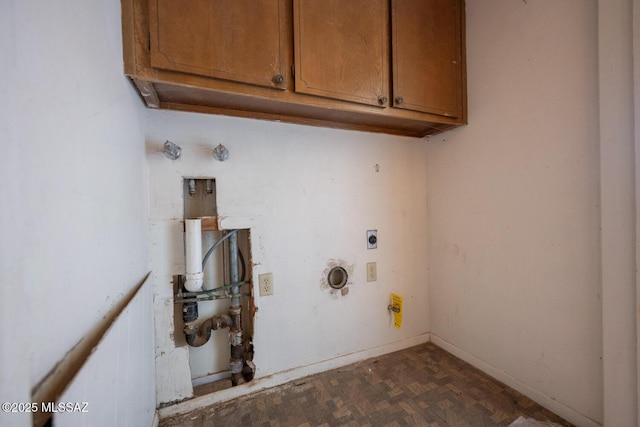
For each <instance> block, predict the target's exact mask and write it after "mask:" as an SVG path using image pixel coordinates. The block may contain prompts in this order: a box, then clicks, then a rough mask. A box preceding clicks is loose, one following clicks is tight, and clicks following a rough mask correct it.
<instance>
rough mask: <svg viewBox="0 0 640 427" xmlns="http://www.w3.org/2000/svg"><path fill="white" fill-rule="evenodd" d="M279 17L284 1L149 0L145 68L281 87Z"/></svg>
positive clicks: (282, 18)
mask: <svg viewBox="0 0 640 427" xmlns="http://www.w3.org/2000/svg"><path fill="white" fill-rule="evenodd" d="M285 14H286V7H285V0H149V37H150V48H151V52H150V57H151V66H152V67H154V68H157V69H162V70H171V71H179V72H184V73H190V74H196V75H201V76H208V77H216V78H219V79H225V80H231V81H236V82H242V83H249V84H253V85H259V86H266V87H273V88H281V89H284V88H285V83H286V80H287V78H288V77H289V75H290V74H289V69H290V65H289V64H287V63H286V59H285V49H287V46H286V43H287V40H286V34H287V33H286V31H287V30H286V25H287V20H286V15H285ZM285 71H286V72H285Z"/></svg>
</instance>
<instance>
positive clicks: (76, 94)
mask: <svg viewBox="0 0 640 427" xmlns="http://www.w3.org/2000/svg"><path fill="white" fill-rule="evenodd" d="M0 16H1V17H2V18H0V19H1V21H2V22H1V24H2V25H0V27H2V30H1V31H2V32H1V37H0V47H1V49H2V50H1V52H0V54H1V56H2V58H3V66H2V67H0V73H1V77H2V78H1V79H0V80H1V81H2V86H1V87H2V99H3V102H2V107H1V108H2V112H1V113H2V114H0V117H1V120H2V122H1V126H0V135H1V137H2V142H1V143H0V144H1V146H2V159H1V160H0V162H1V163H2V164H1V166H0V174H1V178H2V182H1V183H0V189H1V194H2V198H1V200H2V201H1V202H0V203H1V205H2V209H0V212H1V213H0V219H1V222H0V225H1V228H0V233H1V234H0V236H1V239H0V240H1V241H2V246H1V247H0V260H1V261H0V263H1V266H0V277H1V285H2V286H1V288H2V298H1V299H0V313H2V322H0V325H1V327H2V334H1V336H2V338H3V342H2V346H0V348H2V350H1V351H0V354H2V360H1V363H0V366H1V369H2V371H1V372H2V381H0V384H1V389H2V397H3V401H27V402H28V401H30V389H31V387H33V386H34V385H36V384H37V383H38V382H39V381H40V380H41V379H42V378H43V376H45V375H46V374H47V372H49V370H50V369H51V368H52V367H53V366H54V365H55V364H56V362H58V361H59V360H60V359H61V358H62V357H63V356H64V355H65V353H66V352H67V351H68V350H70V349H71V348H72V347H73V346H74V345H75V344H76V343H77V342H78V341H79V340H80V339H81V338H82V337H83V336H84V334H85V333H86V332H87V331H89V330H90V329H91V328H92V327H94V325H95V324H96V323H97V321H98V320H99V319H100V318H101V317H102V316H103V315H104V314H105V313H106V312H107V311H108V310H109V308H111V306H112V305H113V304H114V303H115V302H116V301H118V300H119V298H120V297H121V296H122V295H124V294H125V293H126V292H127V291H128V290H130V289H131V288H132V287H133V286H135V285H136V284H137V283H139V282H140V280H142V279H143V278H144V275H145V274H146V272H147V269H148V255H147V244H146V242H147V219H146V216H147V215H146V200H145V194H146V193H147V190H146V178H145V172H144V161H145V160H144V159H145V157H144V136H143V131H142V124H143V123H142V121H141V119H140V111H142V107H141V102H140V100H139V99H138V97H137V95H136V94H135V92H134V91H133V90H132V89H131V87H130V84H129V83H128V82H127V80H126V79H125V77H123V65H122V47H121V44H122V42H121V35H120V32H121V29H120V7H119V3H118V2H96V1H94V2H86V1H65V2H55V3H46V2H38V1H11V0H9V1H3V2H2V6H1V13H0ZM147 310H150V308H147ZM140 317H141V318H145V316H143V315H142V313H141V314H140ZM146 330H147V331H149V330H150V329H149V328H146ZM128 343H129V339H127V340H123V341H121V342H119V343H118V345H117V346H116V347H114V348H113V351H112V353H111V356H112V358H117V357H120V356H121V355H124V354H126V348H127V346H128ZM148 356H149V354H148V353H140V354H136V355H134V357H132V358H131V360H130V361H129V363H131V364H132V365H135V366H138V367H140V368H141V369H140V371H139V373H138V377H137V380H139V381H144V382H147V383H151V384H153V381H154V378H153V375H152V374H149V372H152V371H153V369H152V367H153V359H152V358H149V357H148ZM149 365H151V369H146V370H145V366H149ZM95 374H96V375H98V376H99V375H100V373H99V372H96V373H95ZM96 391H100V390H96ZM113 392H114V390H104V391H103V393H105V395H104V396H100V393H97V394H96V401H94V402H92V405H93V406H94V408H95V409H96V410H97V409H98V407H99V406H100V405H101V402H102V401H103V400H104V402H111V401H112V399H110V398H106V397H111V396H107V395H108V394H110V393H113ZM98 397H105V399H98ZM119 398H120V399H123V400H126V399H128V401H127V405H139V406H140V408H142V409H143V410H144V414H145V415H144V416H143V417H141V418H140V417H138V418H134V419H133V420H131V421H130V422H132V423H133V424H136V425H145V424H147V425H150V424H151V420H152V418H150V417H152V416H153V410H154V408H155V396H153V395H149V393H148V390H147V391H146V392H138V393H137V394H135V395H133V396H131V395H125V394H121V395H119ZM0 417H1V418H0V420H1V421H0V424H2V425H3V426H5V425H30V421H29V417H28V416H17V415H15V414H4V413H3V414H1V415H0Z"/></svg>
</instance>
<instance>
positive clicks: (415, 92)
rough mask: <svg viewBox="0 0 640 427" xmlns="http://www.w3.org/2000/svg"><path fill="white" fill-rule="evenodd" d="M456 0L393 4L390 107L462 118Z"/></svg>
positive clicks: (409, 0) (458, 3)
mask: <svg viewBox="0 0 640 427" xmlns="http://www.w3.org/2000/svg"><path fill="white" fill-rule="evenodd" d="M460 27H461V1H460V0H393V2H392V33H393V34H392V40H393V106H394V107H396V108H404V109H409V110H414V111H421V112H425V113H433V114H439V115H443V116H448V117H461V116H462V87H463V83H462V78H463V75H462V70H463V64H462V43H461V42H462V41H461V30H460Z"/></svg>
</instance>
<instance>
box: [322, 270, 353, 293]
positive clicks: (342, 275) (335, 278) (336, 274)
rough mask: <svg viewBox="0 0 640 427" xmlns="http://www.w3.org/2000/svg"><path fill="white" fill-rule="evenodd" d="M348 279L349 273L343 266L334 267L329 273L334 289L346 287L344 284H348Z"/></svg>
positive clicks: (330, 282) (328, 278) (329, 280)
mask: <svg viewBox="0 0 640 427" xmlns="http://www.w3.org/2000/svg"><path fill="white" fill-rule="evenodd" d="M348 279H349V275H348V274H347V270H345V269H344V268H342V267H333V268H332V269H331V270H330V271H329V274H328V275H327V281H328V282H329V286H331V287H332V288H333V289H342V288H344V286H345V285H346V284H347V280H348Z"/></svg>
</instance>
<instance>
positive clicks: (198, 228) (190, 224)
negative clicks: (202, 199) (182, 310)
mask: <svg viewBox="0 0 640 427" xmlns="http://www.w3.org/2000/svg"><path fill="white" fill-rule="evenodd" d="M184 222H185V224H184V225H185V238H184V244H185V257H186V261H187V280H186V281H185V283H184V287H185V289H186V290H187V291H189V292H197V291H199V290H201V289H202V283H203V274H202V222H201V221H200V219H186V220H185V221H184Z"/></svg>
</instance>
